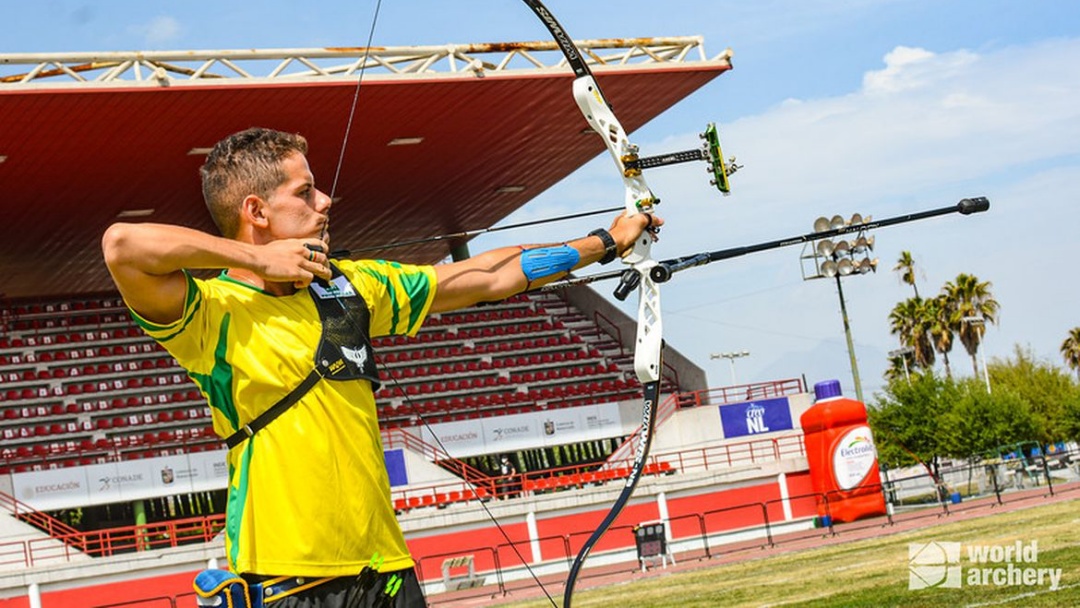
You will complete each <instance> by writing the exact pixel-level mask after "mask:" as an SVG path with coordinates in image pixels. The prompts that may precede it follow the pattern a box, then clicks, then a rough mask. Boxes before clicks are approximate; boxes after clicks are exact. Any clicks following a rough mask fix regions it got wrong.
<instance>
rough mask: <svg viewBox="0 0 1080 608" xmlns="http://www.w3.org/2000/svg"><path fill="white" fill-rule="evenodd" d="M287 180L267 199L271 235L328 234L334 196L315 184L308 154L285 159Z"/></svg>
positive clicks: (318, 236)
mask: <svg viewBox="0 0 1080 608" xmlns="http://www.w3.org/2000/svg"><path fill="white" fill-rule="evenodd" d="M281 168H282V170H283V171H284V173H285V176H286V177H285V181H284V182H282V183H281V185H279V186H278V187H277V189H275V190H274V192H273V193H272V194H271V195H270V197H269V198H268V199H267V200H266V214H267V217H268V218H269V219H270V223H269V230H270V236H271V237H272V238H274V239H287V238H320V237H322V238H325V239H326V240H327V241H329V239H330V237H329V234H328V233H324V229H325V228H327V223H328V222H329V221H330V216H329V215H328V214H329V212H330V205H331V201H330V197H329V196H327V195H326V193H325V192H322V191H321V190H319V189H318V188H316V187H315V177H314V176H313V175H312V174H311V169H310V168H308V162H307V158H305V157H304V155H303V154H300V153H299V152H297V153H294V154H292V155H290V156H288V157H287V158H285V160H283V161H281Z"/></svg>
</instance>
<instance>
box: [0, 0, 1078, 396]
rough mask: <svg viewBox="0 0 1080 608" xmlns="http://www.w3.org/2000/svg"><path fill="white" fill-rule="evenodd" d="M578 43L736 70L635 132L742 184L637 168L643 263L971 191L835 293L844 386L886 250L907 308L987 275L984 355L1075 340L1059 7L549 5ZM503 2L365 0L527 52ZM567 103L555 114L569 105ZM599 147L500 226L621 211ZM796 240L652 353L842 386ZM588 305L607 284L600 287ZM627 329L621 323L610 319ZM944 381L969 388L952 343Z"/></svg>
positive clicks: (136, 21)
mask: <svg viewBox="0 0 1080 608" xmlns="http://www.w3.org/2000/svg"><path fill="white" fill-rule="evenodd" d="M549 6H550V8H551V10H552V12H553V13H554V14H555V15H556V16H557V17H558V18H559V19H560V21H561V22H562V24H563V26H564V27H565V28H566V29H567V30H568V31H569V32H570V34H571V35H572V36H573V37H576V38H606V37H635V36H671V35H696V34H700V35H702V36H704V38H705V44H706V49H707V52H708V53H709V54H710V55H715V54H718V53H719V52H720V51H722V50H723V49H724V48H726V47H730V48H732V49H733V50H734V53H735V56H734V61H733V63H734V65H735V69H734V70H732V71H731V72H730V73H728V74H725V75H723V76H722V77H720V78H718V79H717V80H715V81H714V82H713V83H711V84H709V85H708V86H707V87H705V88H704V89H702V90H700V91H698V92H697V93H695V94H694V95H692V96H690V97H689V98H687V99H686V100H684V101H683V102H682V103H680V104H679V105H677V106H676V107H675V108H673V109H671V110H670V111H668V112H667V113H665V114H664V115H662V116H660V117H658V118H657V119H655V120H654V121H652V122H651V123H649V124H648V125H646V126H644V127H643V128H642V129H640V130H639V131H638V132H637V133H634V134H633V137H632V139H633V140H634V141H635V142H636V143H638V144H639V145H640V146H641V148H642V150H643V153H645V154H656V153H661V152H665V151H672V150H676V149H684V148H687V147H696V145H697V139H696V137H697V136H696V134H697V132H698V131H700V130H701V129H702V127H703V126H704V125H705V123H707V122H710V121H716V122H717V123H719V125H720V128H721V132H722V136H723V139H724V147H725V152H726V153H727V154H729V155H730V154H734V155H736V156H738V159H739V162H740V163H741V164H744V165H745V168H744V169H743V170H742V171H741V172H740V173H738V174H737V175H736V176H734V177H733V188H734V193H733V194H732V196H730V197H727V198H720V197H719V196H717V195H716V194H715V192H712V191H710V190H709V188H708V186H707V183H705V180H704V179H703V178H702V177H701V176H702V175H704V172H703V171H702V169H701V167H685V168H669V169H663V170H658V171H656V172H654V173H652V174H650V175H649V181H650V184H651V185H652V187H653V189H654V191H656V192H657V194H658V195H659V196H660V197H661V199H663V201H664V203H663V205H662V206H661V209H660V210H661V212H662V214H663V215H664V216H665V218H666V219H667V221H668V225H667V226H666V227H665V229H664V231H663V233H662V239H661V241H660V242H659V243H658V244H657V245H656V246H654V248H653V252H654V255H655V256H656V257H658V258H666V257H673V256H677V255H683V254H688V253H693V252H697V251H703V250H715V249H722V248H726V247H732V246H738V245H748V244H752V243H757V242H760V241H767V240H773V239H778V238H781V237H786V236H791V235H798V234H803V233H806V232H809V231H810V228H811V225H812V223H813V220H814V219H815V218H816V217H818V216H821V215H833V214H836V213H839V214H842V215H850V214H851V213H853V212H856V211H857V212H860V213H862V214H863V215H868V214H869V215H873V216H875V217H879V218H881V217H889V216H894V215H899V214H904V213H911V212H914V211H918V210H923V209H929V208H935V207H940V206H944V205H950V204H953V203H955V202H956V201H957V200H959V199H960V198H963V197H966V196H979V195H983V196H987V197H989V198H990V199H991V202H992V205H993V207H992V208H991V211H990V212H989V213H986V214H982V215H980V216H973V217H969V218H962V217H960V216H947V217H945V218H939V219H934V220H928V221H924V222H919V223H913V224H905V225H901V226H897V227H893V228H886V229H882V230H879V231H877V232H875V233H874V236H875V237H876V239H877V249H876V252H875V254H876V256H877V257H879V258H880V260H881V263H880V266H879V270H878V272H877V273H876V274H872V275H866V276H859V277H853V278H849V279H845V282H844V293H845V296H846V300H847V305H848V311H849V314H850V316H851V326H852V332H853V334H854V339H855V344H856V353H857V356H858V360H859V365H860V371H861V373H862V378H863V385H864V390H865V392H866V394H867V395H868V396H869V395H870V394H871V393H872V392H873V391H875V390H877V389H879V388H880V386H881V384H882V382H881V373H882V371H883V370H884V368H885V365H886V361H885V353H886V352H888V351H889V350H891V349H893V348H896V347H897V346H898V344H897V341H896V338H895V337H894V336H891V335H890V334H889V330H888V320H887V317H888V314H889V311H890V310H891V308H892V307H893V305H895V304H896V302H898V301H900V300H902V299H904V298H906V297H908V296H909V295H910V288H909V287H907V286H905V285H902V284H901V283H900V281H899V280H898V278H897V276H896V273H893V272H891V270H890V269H891V268H892V266H893V265H894V262H895V260H896V259H897V257H898V255H899V252H900V251H901V250H908V251H911V252H912V254H913V255H914V256H915V260H916V263H917V264H918V266H919V277H918V280H919V289H920V293H923V294H932V293H936V292H937V291H938V290H939V289H940V288H941V286H942V285H943V284H944V283H945V282H946V281H948V280H951V279H953V278H954V277H955V276H956V275H957V274H958V273H960V272H966V273H971V274H975V275H976V276H978V277H979V278H980V279H982V280H985V281H990V282H991V283H992V285H993V287H992V290H993V292H994V294H995V296H996V297H997V299H998V301H999V302H1000V304H1001V312H1000V323H999V324H998V325H997V326H994V327H991V328H990V330H989V332H988V333H987V336H986V340H985V349H986V354H987V356H988V357H989V358H993V357H1004V356H1009V355H1010V354H1011V353H1012V350H1013V348H1014V345H1020V346H1022V347H1024V348H1029V349H1031V350H1032V351H1033V352H1034V353H1035V355H1036V356H1038V357H1040V358H1042V359H1044V360H1047V361H1050V362H1052V363H1055V364H1058V365H1060V364H1061V358H1060V356H1059V354H1058V347H1059V345H1060V344H1061V341H1062V340H1063V339H1064V338H1065V336H1066V333H1067V332H1068V330H1069V329H1070V328H1072V327H1076V326H1080V306H1078V304H1080V281H1078V280H1077V276H1076V275H1077V271H1076V270H1075V266H1074V265H1073V264H1072V262H1073V260H1074V259H1076V258H1077V256H1078V254H1080V246H1078V245H1077V244H1076V243H1077V240H1076V232H1077V229H1078V227H1080V196H1078V194H1080V186H1078V185H1077V184H1080V67H1078V66H1080V3H1075V2H1068V1H1047V2H1015V1H1012V2H1003V1H997V0H989V1H955V2H932V1H899V0H896V1H890V0H852V1H846V2H841V1H821V2H780V1H760V2H740V3H736V2H728V1H726V0H708V1H697V0H695V1H684V2H679V1H676V2H657V1H655V0H653V1H651V2H641V1H637V0H620V1H614V0H590V1H588V2H582V1H580V0H575V1H569V0H550V1H549ZM6 8H7V11H6V13H7V14H8V23H9V25H10V24H14V26H12V27H8V28H7V29H6V31H5V35H4V37H3V39H0V53H2V52H61V51H64V52H67V51H113V50H152V49H229V48H277V47H299V48H302V47H315V46H339V45H340V46H345V45H351V46H355V45H362V44H363V43H364V41H365V40H366V38H367V33H368V30H369V28H370V27H371V21H372V13H373V8H374V4H373V3H372V2H368V1H362V0H351V1H349V2H337V1H323V2H307V3H300V2H281V1H264V2H250V1H247V0H244V1H240V0H232V1H229V0H226V1H222V0H217V1H215V2H206V1H201V0H192V1H188V2H160V1H146V0H143V1H140V2H131V1H127V0H123V1H121V0H116V1H111V2H86V1H71V0H42V1H39V2H36V3H14V4H12V5H11V6H8V7H6ZM546 38H547V32H546V30H544V29H543V28H542V26H541V25H540V24H539V22H538V21H537V20H536V19H535V17H534V16H533V15H532V13H531V11H529V10H528V9H527V8H526V7H525V5H524V4H522V3H520V2H513V1H501V2H500V1H497V0H484V1H479V0H469V1H459V2H434V1H423V2H415V1H414V2H406V1H404V0H399V1H393V0H386V1H385V2H384V4H383V7H382V10H381V13H380V15H379V19H378V22H377V24H376V28H375V36H374V44H376V45H381V46H391V45H432V44H443V43H463V42H493V41H518V40H536V39H546ZM567 103H572V102H571V100H570V96H569V94H568V95H567ZM621 199H622V189H621V185H620V183H619V181H618V179H617V176H616V174H615V172H614V171H613V170H612V166H611V161H610V159H609V158H608V157H607V155H606V154H605V155H603V156H602V157H598V159H597V160H596V161H594V162H592V163H590V164H589V165H587V166H586V167H584V168H583V169H582V170H581V171H579V172H577V173H576V174H574V175H573V176H571V177H569V178H567V179H566V180H564V181H563V182H562V183H560V184H558V185H557V186H555V187H554V188H552V189H551V190H550V191H548V192H546V193H544V194H542V195H541V196H540V197H539V198H538V199H537V200H536V201H534V202H533V203H532V204H530V205H529V206H528V207H526V208H525V209H522V210H521V211H520V212H519V213H517V214H515V216H513V217H512V218H510V219H509V221H520V220H525V219H532V218H535V217H547V216H551V215H556V214H558V213H563V212H571V211H577V210H582V209H587V208H593V207H596V206H599V205H600V203H604V204H605V205H608V204H618V203H619V202H620V201H621ZM594 223H596V222H595V221H588V222H583V223H581V224H569V225H568V224H560V225H555V226H545V227H541V228H539V229H536V230H535V231H534V232H525V231H515V232H513V233H512V234H511V233H506V232H504V233H499V234H498V235H491V236H489V237H484V238H481V239H478V240H477V241H475V242H474V244H473V245H472V248H473V251H474V252H475V251H479V250H482V249H486V248H488V247H493V246H496V245H501V244H507V243H511V242H513V243H516V242H522V241H547V240H555V239H562V238H567V237H569V236H573V235H576V234H578V233H583V232H586V231H588V230H589V229H591V228H592V227H594V226H593V225H592V224H594ZM799 253H800V251H799V248H798V247H795V248H786V249H780V250H774V251H771V252H763V253H758V254H753V255H750V256H746V257H743V258H738V259H735V260H731V261H727V262H720V263H716V264H713V265H711V266H708V267H704V268H700V269H695V270H691V271H688V272H685V273H682V274H681V275H677V276H676V278H675V279H674V280H673V281H672V282H670V283H668V284H666V285H665V286H664V288H663V297H662V301H663V307H664V323H665V332H664V333H665V337H666V339H667V340H668V342H669V343H670V344H671V345H673V346H674V347H675V348H677V349H679V350H680V351H682V352H683V353H684V354H686V355H687V356H689V357H691V358H692V359H694V360H695V361H697V362H698V363H699V364H700V365H701V366H702V367H704V368H705V369H706V370H707V371H708V372H709V375H710V380H711V383H712V384H714V385H723V384H728V383H729V382H730V380H731V376H730V367H729V366H728V363H727V362H726V361H713V360H710V359H709V353H712V352H720V351H733V350H748V351H750V352H751V355H750V356H749V357H747V358H743V359H740V360H738V362H737V363H736V371H737V375H738V380H739V381H740V382H746V381H762V380H769V379H777V378H790V377H797V376H800V375H803V374H805V375H806V377H807V379H808V380H809V381H810V382H811V383H813V382H816V381H818V380H822V379H826V378H839V379H840V380H841V382H842V383H843V384H844V387H845V391H846V392H847V393H849V394H851V393H853V390H852V383H851V374H850V370H849V366H848V363H847V351H846V346H845V342H844V336H843V331H842V325H841V320H840V316H839V302H838V298H837V294H836V289H835V286H834V285H833V284H832V283H831V282H828V281H803V280H802V276H801V273H800V264H799V259H798V258H799ZM600 290H601V291H602V292H604V293H608V292H609V291H610V286H607V285H601V286H600ZM628 310H629V312H630V313H631V314H636V312H635V310H633V309H632V308H628ZM952 359H953V362H954V370H955V371H956V372H957V373H958V374H960V375H970V374H971V373H972V370H971V363H970V360H969V359H968V358H967V356H966V354H965V353H964V352H963V350H962V347H959V346H957V348H956V349H954V351H953V353H952Z"/></svg>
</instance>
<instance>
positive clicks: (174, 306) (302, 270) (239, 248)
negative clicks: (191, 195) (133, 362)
mask: <svg viewBox="0 0 1080 608" xmlns="http://www.w3.org/2000/svg"><path fill="white" fill-rule="evenodd" d="M305 245H311V246H319V247H322V251H326V247H325V243H323V242H322V241H319V240H318V239H289V240H283V241H275V242H273V243H270V244H268V245H263V246H256V245H252V244H249V243H244V242H240V241H235V240H232V239H226V238H222V237H218V236H214V235H211V234H207V233H205V232H201V231H199V230H193V229H191V228H185V227H183V226H170V225H166V224H149V223H147V224H127V223H117V224H113V225H112V226H110V227H109V229H108V230H106V231H105V235H104V236H103V237H102V240H101V249H102V253H103V254H104V256H105V264H106V265H107V266H108V267H109V273H110V274H111V275H112V277H113V281H114V282H115V283H116V286H117V288H118V289H119V290H120V295H122V296H123V297H124V300H125V301H126V302H127V304H128V306H130V307H131V309H132V310H134V311H135V312H137V313H138V314H139V315H140V316H142V317H143V318H145V319H146V320H148V321H151V322H153V323H158V324H162V325H166V324H169V323H172V322H173V321H176V320H177V319H179V318H180V316H181V315H182V314H183V312H184V298H185V297H186V293H187V279H186V278H185V277H184V273H183V271H184V269H197V268H243V269H246V270H249V271H251V272H254V273H255V274H256V275H258V276H260V277H262V278H263V279H265V280H268V281H275V282H294V283H297V284H304V285H306V284H307V283H310V282H311V280H312V279H313V278H314V276H315V275H316V274H318V275H323V274H324V273H325V274H329V273H328V272H325V271H324V266H323V265H324V264H325V261H326V260H325V256H324V255H322V254H318V258H317V260H316V261H312V260H311V259H310V258H311V257H312V254H311V251H310V250H309V249H308V248H306V247H305ZM320 262H321V263H320Z"/></svg>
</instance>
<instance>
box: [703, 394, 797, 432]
mask: <svg viewBox="0 0 1080 608" xmlns="http://www.w3.org/2000/svg"><path fill="white" fill-rule="evenodd" d="M720 422H721V424H722V425H723V427H724V438H725V439H731V438H733V437H746V436H748V435H762V434H765V433H775V432H776V431H788V430H791V428H792V423H791V405H790V404H789V403H788V398H787V397H777V398H775V399H762V400H760V401H748V402H746V403H734V404H731V405H721V406H720Z"/></svg>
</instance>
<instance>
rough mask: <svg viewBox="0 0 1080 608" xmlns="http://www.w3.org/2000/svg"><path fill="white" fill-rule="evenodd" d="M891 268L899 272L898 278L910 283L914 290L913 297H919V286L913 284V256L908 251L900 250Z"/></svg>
mask: <svg viewBox="0 0 1080 608" xmlns="http://www.w3.org/2000/svg"><path fill="white" fill-rule="evenodd" d="M893 270H895V271H897V272H899V273H900V280H901V281H903V282H905V283H907V284H908V285H911V288H912V289H914V290H915V297H916V298H918V297H919V287H918V286H917V285H915V258H913V257H911V252H910V251H901V252H900V258H899V259H897V260H896V266H893Z"/></svg>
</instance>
